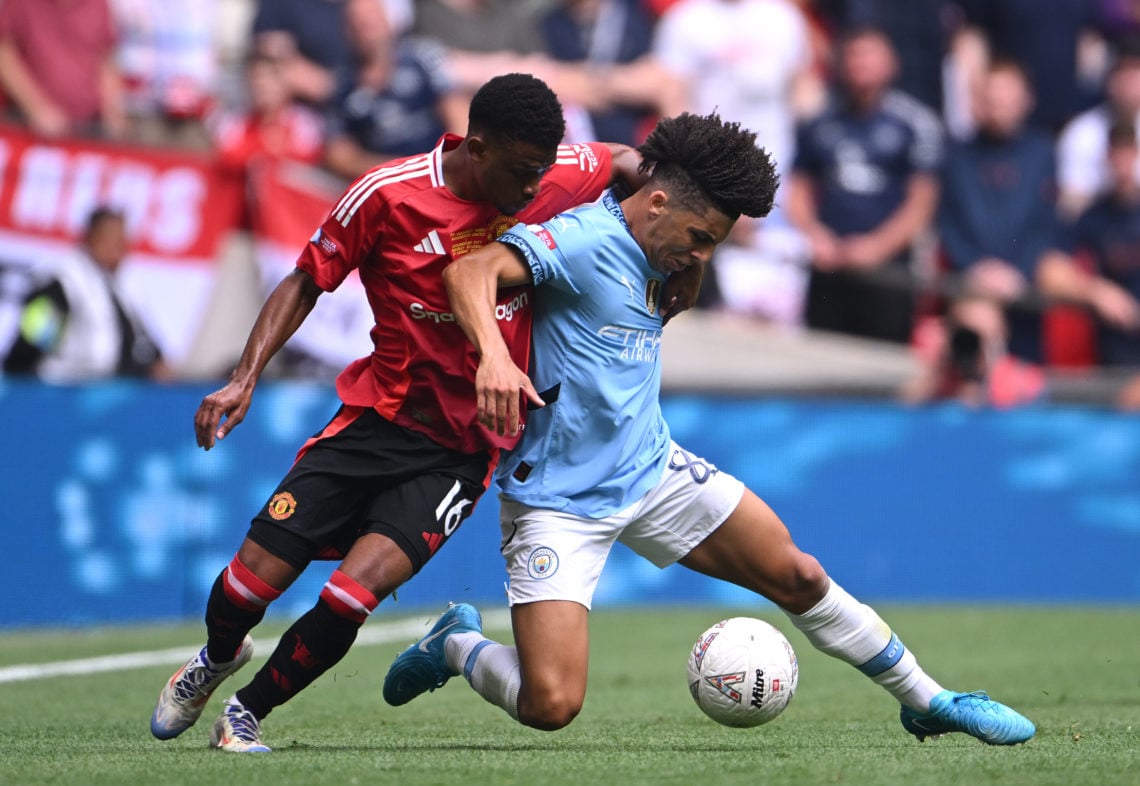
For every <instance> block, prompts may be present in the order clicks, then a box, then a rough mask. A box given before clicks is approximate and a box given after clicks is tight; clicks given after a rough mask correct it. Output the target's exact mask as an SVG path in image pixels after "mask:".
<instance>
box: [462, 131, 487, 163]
mask: <svg viewBox="0 0 1140 786" xmlns="http://www.w3.org/2000/svg"><path fill="white" fill-rule="evenodd" d="M490 149H491V146H490V145H489V144H488V143H487V140H486V139H484V138H483V137H481V136H479V135H477V134H476V135H474V136H469V137H467V152H468V153H470V154H471V157H472V158H473V159H475V160H476V161H483V160H484V159H486V158H487V156H488V155H489V154H490Z"/></svg>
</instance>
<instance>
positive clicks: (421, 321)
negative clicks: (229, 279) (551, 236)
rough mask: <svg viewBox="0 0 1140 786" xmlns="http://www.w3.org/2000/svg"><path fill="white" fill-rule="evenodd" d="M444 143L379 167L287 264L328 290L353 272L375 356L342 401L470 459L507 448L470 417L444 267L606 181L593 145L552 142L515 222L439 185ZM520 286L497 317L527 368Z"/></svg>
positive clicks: (590, 194)
mask: <svg viewBox="0 0 1140 786" xmlns="http://www.w3.org/2000/svg"><path fill="white" fill-rule="evenodd" d="M461 141H462V139H461V138H460V137H458V136H454V135H451V134H448V135H446V136H445V137H444V138H443V139H442V140H441V141H440V144H439V145H438V146H437V147H436V148H435V149H434V150H432V151H431V152H430V153H426V154H422V155H416V156H411V157H409V158H404V159H399V160H396V161H392V162H389V163H387V164H384V165H382V166H379V167H377V168H375V169H372V170H370V171H369V172H366V173H365V174H364V175H362V176H361V177H360V178H358V179H357V180H356V182H354V183H353V184H352V185H351V186H349V188H348V190H347V191H346V192H345V193H344V195H343V196H342V197H341V199H340V201H339V202H338V203H337V204H336V206H335V207H333V209H332V211H331V212H330V213H329V215H328V217H327V218H326V219H325V222H324V223H323V224H322V225H321V227H320V229H318V230H317V232H316V233H315V234H314V235H313V237H312V239H311V240H310V241H309V243H308V244H307V245H306V246H305V249H304V251H302V252H301V256H300V258H299V259H298V261H297V267H299V268H301V269H302V270H304V271H306V272H307V273H308V274H309V275H311V276H312V277H313V279H314V280H315V281H316V282H317V284H318V285H319V286H320V287H321V288H322V289H324V290H326V291H331V290H333V289H336V287H337V286H339V285H340V283H341V282H342V281H344V279H345V277H346V276H347V275H348V273H349V272H350V271H351V270H353V269H354V268H356V269H358V270H359V274H360V281H361V283H362V284H363V285H364V289H365V292H366V294H367V297H368V302H369V304H370V305H371V307H372V315H373V317H374V318H375V320H376V324H375V326H374V327H373V328H372V344H373V347H374V349H373V351H372V354H371V355H369V356H368V357H364V358H360V359H359V360H356V361H353V362H352V363H350V364H349V365H348V366H347V367H346V368H345V369H344V371H342V372H341V374H340V376H339V377H337V382H336V384H337V393H338V394H339V395H340V398H341V400H342V401H343V402H344V403H345V404H350V405H356V406H365V407H373V408H375V409H376V411H377V412H379V413H380V414H381V415H382V416H383V417H385V418H387V419H389V420H391V421H392V422H394V423H396V424H397V425H400V426H403V427H405V428H409V429H414V430H416V431H419V432H422V433H424V434H426V435H427V436H429V437H430V438H431V439H433V440H434V441H436V442H438V443H439V444H441V445H444V446H445V447H449V448H454V449H456V450H461V451H464V452H468V453H470V452H475V451H479V450H484V449H487V448H493V447H509V446H510V445H512V444H513V443H514V442H515V441H516V438H512V437H500V436H498V435H496V434H495V433H494V432H491V431H488V430H487V429H485V428H483V426H482V425H480V424H479V422H478V421H477V420H476V407H475V370H476V367H477V365H478V358H477V356H476V354H475V350H474V348H473V347H472V346H471V343H470V342H469V341H468V340H467V337H466V336H465V335H464V334H463V331H462V330H461V329H460V327H459V326H458V325H457V324H456V322H455V315H454V314H453V313H452V311H451V305H450V303H449V301H448V298H447V291H446V290H445V288H444V286H443V279H442V273H443V269H444V268H445V267H446V266H447V265H448V264H449V263H450V262H451V260H453V259H456V258H458V257H461V256H463V255H464V254H467V253H469V252H471V251H474V250H475V249H478V248H480V247H482V246H484V245H486V244H487V243H488V242H490V241H491V240H494V239H495V238H496V237H498V236H499V235H501V234H502V233H503V232H505V231H506V230H507V229H509V228H510V227H512V226H514V225H515V224H517V223H519V222H526V223H534V222H539V221H546V220H549V219H550V218H552V217H554V216H555V215H556V214H558V213H560V212H562V211H563V210H566V209H568V208H570V207H573V206H574V205H578V204H581V203H583V202H589V201H592V200H594V199H597V198H598V196H600V195H601V193H602V191H603V190H604V189H605V187H606V186H607V185H608V183H609V180H610V169H611V163H612V162H611V157H610V152H609V149H608V148H607V147H606V146H605V145H602V144H579V145H561V146H559V148H558V157H557V160H556V161H555V164H554V166H553V167H551V168H550V171H549V172H548V173H547V174H546V175H545V177H544V178H543V180H542V188H541V189H540V190H539V193H538V196H537V197H536V198H535V200H534V201H533V202H531V203H530V204H529V205H528V206H527V207H526V208H525V209H524V210H523V211H521V212H520V213H518V215H515V216H504V215H502V214H501V213H499V211H498V210H496V209H495V208H494V207H492V206H490V205H487V204H485V203H482V202H469V201H467V200H464V199H460V198H459V197H457V196H456V195H455V194H453V193H452V192H451V191H450V190H448V188H447V187H446V186H445V185H444V183H443V152H444V151H445V150H450V149H452V148H454V147H456V146H457V145H458V144H459V143H460V142H461ZM533 299H534V298H533V292H532V290H531V288H530V287H516V288H513V289H509V290H502V291H501V292H500V293H499V300H498V305H497V307H496V311H495V313H496V316H497V317H498V320H499V326H500V327H501V328H502V331H503V336H504V338H505V339H506V341H507V345H508V346H509V347H510V349H511V356H512V358H513V359H514V361H515V363H516V364H517V365H518V367H519V368H523V369H525V368H527V363H528V360H529V356H530V325H531V314H532V305H533Z"/></svg>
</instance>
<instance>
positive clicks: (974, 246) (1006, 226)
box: [938, 59, 1058, 362]
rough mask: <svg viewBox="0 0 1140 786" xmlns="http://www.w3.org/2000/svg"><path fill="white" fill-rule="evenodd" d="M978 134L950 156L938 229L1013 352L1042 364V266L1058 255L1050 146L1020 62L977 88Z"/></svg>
mask: <svg viewBox="0 0 1140 786" xmlns="http://www.w3.org/2000/svg"><path fill="white" fill-rule="evenodd" d="M976 103H977V106H976V110H975V114H976V117H977V125H978V132H977V134H976V135H975V136H974V138H973V139H971V140H969V141H967V142H962V143H958V144H956V145H954V146H953V147H951V148H950V150H949V152H948V153H947V156H946V166H945V169H944V171H943V178H942V202H941V208H940V211H939V217H938V230H939V235H940V237H941V240H942V246H943V250H944V252H945V258H946V262H947V264H948V266H949V268H950V270H951V271H952V272H953V273H954V274H956V275H957V276H958V277H959V278H960V279H961V283H962V286H963V287H964V288H965V289H966V290H967V291H968V292H970V293H972V294H977V295H981V296H983V297H986V298H990V299H992V300H993V301H995V302H996V303H999V304H1001V305H1002V306H1003V307H1004V308H1005V310H1006V314H1007V318H1008V320H1009V342H1010V343H1009V349H1010V352H1011V353H1012V354H1013V355H1015V356H1017V357H1019V358H1022V359H1025V360H1029V361H1033V362H1039V361H1041V360H1042V359H1043V349H1042V344H1041V338H1042V337H1041V315H1040V307H1039V306H1040V304H1039V303H1038V304H1036V305H1035V304H1033V303H1032V302H1031V301H1032V298H1033V296H1034V295H1036V294H1037V293H1036V292H1035V289H1034V281H1035V280H1036V275H1037V269H1038V265H1039V264H1040V263H1041V261H1042V259H1043V258H1044V257H1045V256H1046V255H1047V254H1048V253H1050V252H1052V253H1056V249H1057V248H1058V246H1057V241H1058V236H1057V230H1058V224H1057V218H1056V193H1055V192H1056V188H1055V178H1054V174H1055V167H1054V158H1053V141H1052V138H1051V137H1050V136H1049V134H1048V133H1047V132H1045V131H1044V130H1041V129H1039V128H1036V127H1031V126H1028V125H1027V121H1028V118H1029V115H1030V112H1031V111H1032V109H1033V95H1032V93H1031V89H1030V85H1029V82H1028V78H1027V76H1026V74H1025V71H1024V70H1023V69H1022V68H1021V66H1020V65H1019V64H1017V63H1016V62H1014V61H1012V60H1006V59H997V60H994V61H992V62H991V63H990V65H989V66H988V69H987V72H986V74H985V75H984V77H983V79H982V82H981V84H980V85H979V89H978V96H977V102H976Z"/></svg>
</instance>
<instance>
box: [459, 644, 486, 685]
mask: <svg viewBox="0 0 1140 786" xmlns="http://www.w3.org/2000/svg"><path fill="white" fill-rule="evenodd" d="M491 643H492V642H491V640H490V639H484V640H483V641H481V642H479V643H478V644H476V645H475V649H473V650H471V654H470V655H468V656H467V662H466V663H464V664H463V676H464V677H465V678H466V679H467V681H468V682H470V681H471V672H472V671H474V670H475V659H476V658H478V657H479V653H480V652H482V651H483V648H484V647H486V646H487V645H488V644H491Z"/></svg>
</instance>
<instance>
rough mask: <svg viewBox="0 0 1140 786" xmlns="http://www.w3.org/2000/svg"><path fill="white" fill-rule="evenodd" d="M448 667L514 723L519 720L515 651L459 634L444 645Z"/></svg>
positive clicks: (474, 635) (519, 679)
mask: <svg viewBox="0 0 1140 786" xmlns="http://www.w3.org/2000/svg"><path fill="white" fill-rule="evenodd" d="M443 647H444V655H445V656H446V658H447V664H448V665H449V666H451V667H452V668H453V669H456V670H457V671H459V673H460V674H462V675H463V676H464V677H466V678H467V681H468V682H470V683H471V687H472V688H474V689H475V692H476V693H478V694H479V695H480V696H482V697H483V698H484V699H486V700H487V701H489V702H491V703H492V704H494V705H495V706H497V707H502V708H503V709H504V710H506V712H507V714H508V715H510V716H511V717H512V718H514V719H515V720H518V719H519V707H518V705H519V688H521V687H522V675H521V672H520V671H519V654H518V651H517V650H516V649H515V648H514V647H508V646H506V645H505V644H499V643H498V642H494V641H491V640H490V639H488V638H484V636H483V635H482V634H481V633H474V632H471V633H456V634H454V635H452V636H448V637H447V641H445V642H444V643H443Z"/></svg>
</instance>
